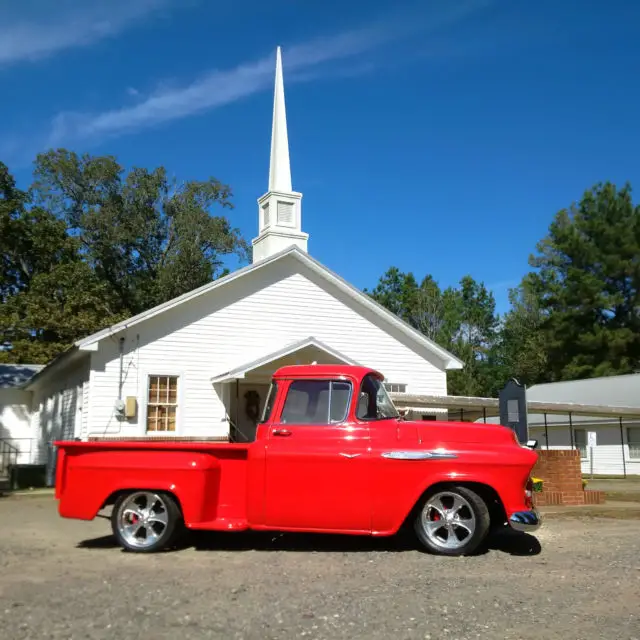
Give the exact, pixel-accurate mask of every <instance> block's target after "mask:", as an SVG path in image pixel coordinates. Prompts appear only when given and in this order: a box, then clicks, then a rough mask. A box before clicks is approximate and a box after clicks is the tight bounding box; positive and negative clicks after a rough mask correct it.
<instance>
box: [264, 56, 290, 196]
mask: <svg viewBox="0 0 640 640" xmlns="http://www.w3.org/2000/svg"><path fill="white" fill-rule="evenodd" d="M269 191H280V192H281V193H282V192H284V193H289V192H290V191H291V164H290V162H289V136H288V135H287V111H286V108H285V103H284V80H283V79H282V53H281V51H280V47H278V48H277V49H276V83H275V88H274V91H273V123H272V125H271V162H270V164H269Z"/></svg>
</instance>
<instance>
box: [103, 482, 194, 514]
mask: <svg viewBox="0 0 640 640" xmlns="http://www.w3.org/2000/svg"><path fill="white" fill-rule="evenodd" d="M134 491H155V492H157V493H166V494H168V495H170V496H171V497H172V498H173V499H174V500H175V501H176V504H177V505H178V508H179V509H180V513H181V514H182V513H183V511H182V503H181V502H180V498H178V496H177V495H176V494H175V493H173V492H172V491H166V490H165V489H150V488H149V487H144V488H142V487H131V488H129V489H118V490H117V491H113V492H112V493H111V494H110V495H109V496H108V497H107V499H106V500H105V501H104V502H103V503H102V506H101V507H100V509H99V511H102V510H103V509H106V507H110V506H112V505H114V504H115V503H116V500H117V499H118V498H119V497H120V496H121V495H123V494H125V493H132V492H134Z"/></svg>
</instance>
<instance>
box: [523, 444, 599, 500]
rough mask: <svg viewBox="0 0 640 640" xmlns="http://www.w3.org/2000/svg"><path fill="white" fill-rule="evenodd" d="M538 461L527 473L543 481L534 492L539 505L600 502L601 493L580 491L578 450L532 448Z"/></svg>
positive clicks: (580, 476) (580, 477)
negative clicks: (536, 491)
mask: <svg viewBox="0 0 640 640" xmlns="http://www.w3.org/2000/svg"><path fill="white" fill-rule="evenodd" d="M536 453H537V454H538V462H536V465H535V467H534V468H533V471H532V473H531V475H532V476H533V477H534V478H540V479H541V480H543V481H544V486H543V490H542V493H536V494H534V500H535V503H536V504H537V505H539V506H550V505H578V504H585V503H586V504H602V503H603V502H604V498H605V496H604V492H602V491H588V492H586V491H584V490H583V488H582V469H581V465H580V452H579V451H578V450H577V449H566V450H565V449H563V450H546V449H542V450H540V451H536Z"/></svg>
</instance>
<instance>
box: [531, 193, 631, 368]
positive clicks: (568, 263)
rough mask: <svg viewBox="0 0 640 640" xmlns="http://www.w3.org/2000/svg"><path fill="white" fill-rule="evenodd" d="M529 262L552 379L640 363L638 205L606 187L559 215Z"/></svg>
mask: <svg viewBox="0 0 640 640" xmlns="http://www.w3.org/2000/svg"><path fill="white" fill-rule="evenodd" d="M537 252H538V253H537V255H534V256H531V257H530V264H531V266H532V267H534V268H535V269H536V271H534V272H532V273H531V274H530V276H529V280H530V283H531V287H532V290H533V291H535V292H536V295H537V296H538V298H539V302H538V304H539V306H540V309H541V311H542V312H543V319H542V322H541V331H542V333H543V344H544V349H545V352H546V367H547V368H548V378H549V379H550V380H567V379H577V378H585V377H592V376H601V375H610V374H619V373H630V372H632V371H635V370H636V369H637V368H638V367H639V366H640V297H639V296H640V294H639V285H640V208H639V207H638V206H634V204H633V202H632V199H631V188H630V186H629V185H625V186H624V187H623V188H621V189H618V188H616V186H615V185H613V184H611V183H609V182H607V183H604V184H603V183H600V184H597V185H596V186H594V187H593V188H592V189H591V190H589V191H587V192H585V193H584V195H583V197H582V199H581V200H580V202H578V203H577V204H574V205H572V206H571V207H570V208H569V209H568V210H567V209H563V210H562V211H560V212H558V213H557V214H556V216H555V218H554V220H553V222H552V223H551V225H550V227H549V232H548V235H547V236H546V237H545V238H544V239H543V240H542V241H541V242H540V243H539V244H538V245H537Z"/></svg>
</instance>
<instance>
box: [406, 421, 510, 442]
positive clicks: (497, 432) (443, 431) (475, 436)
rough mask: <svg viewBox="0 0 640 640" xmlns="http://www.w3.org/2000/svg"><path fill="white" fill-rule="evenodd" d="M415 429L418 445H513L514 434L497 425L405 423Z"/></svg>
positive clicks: (475, 423) (506, 428) (476, 423)
mask: <svg viewBox="0 0 640 640" xmlns="http://www.w3.org/2000/svg"><path fill="white" fill-rule="evenodd" d="M406 424H407V426H409V425H411V427H410V428H413V427H415V429H416V433H417V436H418V442H419V443H420V444H423V443H424V444H429V445H438V444H445V443H447V442H449V443H454V442H455V443H465V442H467V443H482V444H483V445H492V444H507V443H513V444H515V434H514V432H513V431H512V430H511V429H509V428H508V427H504V426H502V425H499V424H483V423H478V422H425V421H422V420H419V421H415V422H407V423H406Z"/></svg>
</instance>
